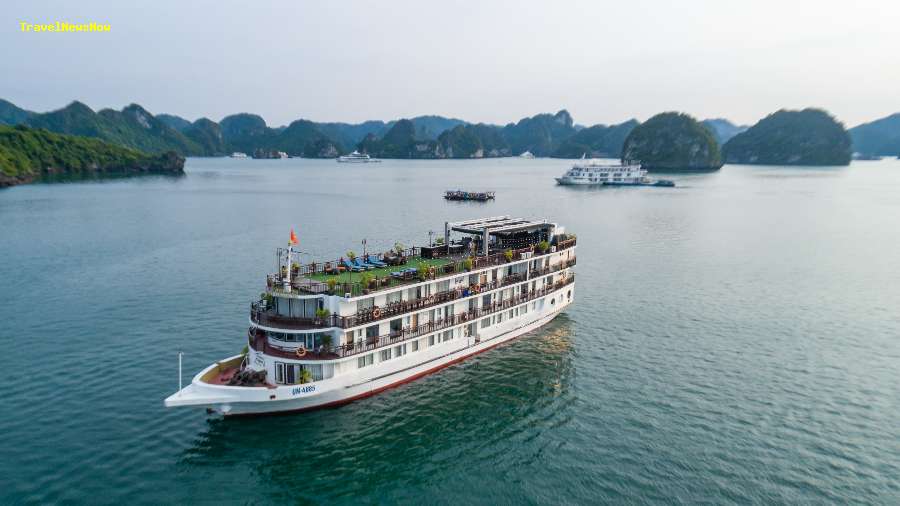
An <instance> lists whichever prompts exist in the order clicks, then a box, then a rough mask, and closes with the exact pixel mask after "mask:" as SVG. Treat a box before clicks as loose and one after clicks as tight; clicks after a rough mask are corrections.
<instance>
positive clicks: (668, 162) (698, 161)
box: [621, 112, 722, 171]
mask: <svg viewBox="0 0 900 506" xmlns="http://www.w3.org/2000/svg"><path fill="white" fill-rule="evenodd" d="M621 158H622V160H623V161H640V162H641V165H643V167H644V168H645V169H647V170H651V171H653V170H656V171H681V170H717V169H719V168H721V167H722V158H721V156H720V154H719V144H718V143H717V142H716V139H715V138H714V137H713V135H712V133H710V131H709V129H707V128H706V127H704V126H703V125H702V124H700V123H699V122H698V121H697V120H696V119H694V118H693V117H691V116H689V115H687V114H683V113H678V112H664V113H661V114H657V115H656V116H653V117H652V118H650V119H648V120H647V121H646V122H645V123H643V124H641V125H638V126H636V127H635V128H634V129H633V130H632V131H631V133H630V134H628V137H627V138H626V139H625V144H624V145H623V146H622V156H621Z"/></svg>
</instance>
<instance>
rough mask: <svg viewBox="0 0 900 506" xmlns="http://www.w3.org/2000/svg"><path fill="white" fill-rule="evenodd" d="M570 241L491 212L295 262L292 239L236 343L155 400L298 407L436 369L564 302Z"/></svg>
mask: <svg viewBox="0 0 900 506" xmlns="http://www.w3.org/2000/svg"><path fill="white" fill-rule="evenodd" d="M292 239H293V234H292ZM292 242H294V241H292ZM575 243H576V240H575V236H574V235H569V234H566V233H565V232H564V229H563V227H561V226H559V225H557V224H555V223H551V222H548V221H545V220H528V219H517V218H511V217H509V216H499V217H493V218H483V219H476V220H468V221H463V222H457V223H449V222H448V223H445V224H444V240H443V242H441V243H440V244H439V245H430V246H421V247H413V248H409V249H404V248H403V247H402V246H400V245H397V246H396V247H395V249H394V250H392V251H389V252H387V253H385V254H383V255H366V256H361V257H354V258H341V259H339V260H336V261H330V262H314V263H310V264H306V265H300V264H299V263H298V261H299V255H298V253H297V252H296V251H294V250H293V247H291V246H289V247H288V248H279V250H278V255H277V258H278V265H277V269H276V271H277V272H275V274H272V275H269V276H268V279H267V290H266V292H265V296H264V297H263V299H262V300H260V301H258V302H254V303H253V304H251V307H250V318H249V326H250V328H249V331H248V334H247V337H246V340H245V342H244V343H241V342H240V341H239V340H237V339H236V340H235V348H238V347H240V346H244V345H245V348H244V352H242V353H240V354H237V355H234V356H232V357H229V358H225V359H223V360H220V361H217V362H215V363H213V364H212V365H210V366H209V367H207V368H205V369H204V370H202V371H200V372H199V373H198V374H197V375H196V376H194V378H193V380H192V381H191V383H190V384H189V385H187V386H185V387H184V388H180V389H179V391H178V392H176V393H174V394H172V395H171V396H169V397H168V398H167V399H166V400H165V405H166V406H168V407H175V406H200V407H205V408H207V409H209V410H212V411H215V412H218V413H221V414H223V415H226V416H235V415H252V414H263V413H280V412H289V411H302V410H308V409H314V408H320V407H324V406H334V405H338V404H343V403H347V402H350V401H353V400H355V399H360V398H363V397H367V396H370V395H373V394H376V393H378V392H381V391H382V390H385V389H387V388H390V387H393V386H396V385H399V384H401V383H404V382H408V381H411V380H414V379H416V378H418V377H421V376H424V375H426V374H429V373H432V372H435V371H437V370H439V369H441V368H443V367H447V366H449V365H451V364H454V363H456V362H459V361H461V360H463V359H465V358H467V357H470V356H472V355H474V354H477V353H481V352H483V351H486V350H489V349H491V348H493V347H495V346H497V345H499V344H501V343H504V342H506V341H509V340H510V339H513V338H515V337H517V336H520V335H522V334H524V333H526V332H529V331H531V330H534V329H536V328H538V327H540V326H542V325H544V324H546V323H547V322H549V321H550V320H552V319H553V318H554V317H555V316H556V315H558V314H559V313H560V312H561V311H563V310H564V309H565V308H566V307H568V306H569V304H571V303H572V301H573V300H574V296H575V277H574V274H573V273H572V267H573V266H574V265H575ZM179 363H180V359H179ZM179 375H180V365H179ZM179 381H180V378H179Z"/></svg>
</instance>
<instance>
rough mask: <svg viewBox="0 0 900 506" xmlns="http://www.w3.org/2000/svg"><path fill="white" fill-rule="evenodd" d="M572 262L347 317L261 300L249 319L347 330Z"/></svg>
mask: <svg viewBox="0 0 900 506" xmlns="http://www.w3.org/2000/svg"><path fill="white" fill-rule="evenodd" d="M574 265H575V259H574V258H571V259H569V260H567V261H565V262H561V263H558V264H554V265H552V266H549V267H543V268H541V269H538V270H534V271H531V274H530V275H529V276H528V278H526V277H525V273H515V274H510V275H507V276H504V277H502V278H500V280H499V281H496V280H495V281H491V282H489V283H485V284H482V285H478V288H477V289H476V288H474V285H471V286H468V287H466V288H457V289H454V290H448V291H445V292H438V293H435V294H433V295H430V296H428V297H420V298H417V299H415V300H405V301H398V302H392V303H390V304H388V305H386V306H384V307H375V306H373V307H371V308H368V309H364V310H361V311H359V312H357V313H356V314H355V315H349V316H339V315H329V316H327V317H324V318H309V317H298V316H283V315H278V314H275V313H274V312H273V310H272V309H266V308H265V305H264V304H263V303H262V301H260V302H254V303H252V304H250V318H251V320H252V321H253V322H254V323H258V324H260V325H265V326H272V327H281V328H286V329H292V330H299V329H311V328H319V327H321V328H325V327H338V328H342V329H347V328H351V327H356V326H358V325H363V324H366V323H370V322H376V321H381V320H385V319H388V318H391V317H393V316H396V315H398V314H405V313H409V312H411V311H418V310H422V309H427V308H431V307H435V306H439V305H442V304H446V303H447V302H450V301H454V300H457V299H464V298H466V297H472V296H477V295H479V294H481V293H483V292H487V291H490V290H495V289H497V288H503V287H505V286H509V285H514V284H516V283H522V282H525V281H528V280H531V279H535V278H537V277H540V276H544V275H547V274H550V273H554V272H558V271H561V270H563V269H566V268H569V267H572V266H574ZM376 309H377V311H376Z"/></svg>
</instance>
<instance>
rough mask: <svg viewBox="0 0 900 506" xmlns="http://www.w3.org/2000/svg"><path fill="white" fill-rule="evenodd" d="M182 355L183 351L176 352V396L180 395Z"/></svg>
mask: <svg viewBox="0 0 900 506" xmlns="http://www.w3.org/2000/svg"><path fill="white" fill-rule="evenodd" d="M182 355H184V352H183V351H179V352H178V396H179V397H181V357H182Z"/></svg>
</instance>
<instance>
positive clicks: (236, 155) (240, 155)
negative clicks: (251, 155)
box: [228, 151, 247, 158]
mask: <svg viewBox="0 0 900 506" xmlns="http://www.w3.org/2000/svg"><path fill="white" fill-rule="evenodd" d="M228 157H229V158H247V153H241V152H240V151H235V152H234V153H231V154H230V155H228Z"/></svg>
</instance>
